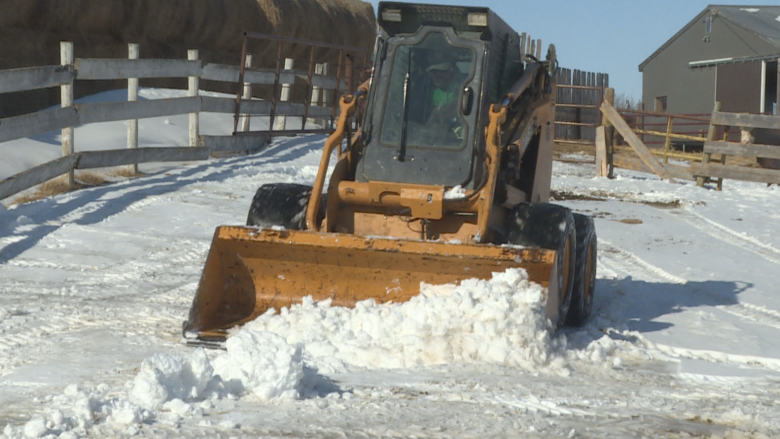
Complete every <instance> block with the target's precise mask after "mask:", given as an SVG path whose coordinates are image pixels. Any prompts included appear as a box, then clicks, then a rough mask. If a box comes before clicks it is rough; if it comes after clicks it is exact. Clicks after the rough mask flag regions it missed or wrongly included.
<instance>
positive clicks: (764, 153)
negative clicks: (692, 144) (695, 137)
mask: <svg viewBox="0 0 780 439" xmlns="http://www.w3.org/2000/svg"><path fill="white" fill-rule="evenodd" d="M704 152H706V153H710V154H726V155H734V156H739V157H763V158H767V159H780V145H760V144H749V145H743V144H741V143H734V142H719V141H708V142H705V143H704Z"/></svg>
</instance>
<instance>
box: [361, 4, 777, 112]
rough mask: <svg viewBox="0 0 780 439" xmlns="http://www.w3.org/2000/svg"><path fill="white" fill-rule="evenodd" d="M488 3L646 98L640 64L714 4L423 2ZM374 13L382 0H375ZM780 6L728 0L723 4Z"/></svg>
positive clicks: (566, 56)
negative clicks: (643, 91) (643, 93)
mask: <svg viewBox="0 0 780 439" xmlns="http://www.w3.org/2000/svg"><path fill="white" fill-rule="evenodd" d="M416 2H417V3H436V4H452V5H461V6H487V7H489V8H490V9H492V10H493V11H495V12H496V13H498V15H499V16H501V18H503V19H504V20H505V21H506V22H507V23H508V24H509V25H510V26H512V27H513V28H514V29H515V30H516V31H517V32H518V33H522V32H526V33H528V34H530V35H531V37H532V38H541V39H542V44H543V49H542V53H546V51H547V46H548V45H549V44H550V43H554V44H555V47H556V49H557V52H558V61H559V63H560V65H561V66H562V67H566V68H570V69H578V70H585V71H589V72H600V73H608V74H609V83H610V86H611V87H614V88H615V92H616V93H617V94H618V95H620V94H624V95H625V96H626V97H631V98H633V99H632V100H634V101H637V100H640V99H641V97H642V74H641V73H640V72H639V64H640V63H642V62H643V61H644V60H645V59H647V58H648V57H649V56H650V55H652V54H653V52H655V51H656V50H657V49H658V48H659V47H661V45H663V44H664V43H665V42H666V41H667V40H669V38H671V37H672V36H673V35H674V34H675V33H677V31H679V30H680V29H682V27H683V26H685V25H686V24H687V23H688V22H689V21H691V20H693V18H694V17H695V16H696V15H698V14H699V13H700V12H701V11H703V10H704V8H706V7H707V6H708V5H709V4H717V3H710V2H707V1H701V0H587V1H586V0H533V1H531V0H482V1H479V0H443V1H431V0H418V1H416ZM370 3H371V4H373V5H374V11H376V7H377V5H378V3H379V1H378V0H370ZM772 3H774V4H776V0H774V1H768V2H767V1H765V2H763V3H756V2H755V1H744V0H727V1H726V2H723V3H720V4H729V5H748V4H750V5H755V4H772Z"/></svg>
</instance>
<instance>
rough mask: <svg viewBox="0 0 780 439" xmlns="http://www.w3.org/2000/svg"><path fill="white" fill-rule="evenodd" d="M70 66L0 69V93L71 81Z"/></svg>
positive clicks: (72, 76) (71, 68)
mask: <svg viewBox="0 0 780 439" xmlns="http://www.w3.org/2000/svg"><path fill="white" fill-rule="evenodd" d="M74 77H75V75H74V74H73V67H71V66H43V67H28V68H23V69H11V70H0V93H14V92H18V91H27V90H37V89H41V88H49V87H59V86H60V85H62V84H67V83H69V82H71V81H73V78H74Z"/></svg>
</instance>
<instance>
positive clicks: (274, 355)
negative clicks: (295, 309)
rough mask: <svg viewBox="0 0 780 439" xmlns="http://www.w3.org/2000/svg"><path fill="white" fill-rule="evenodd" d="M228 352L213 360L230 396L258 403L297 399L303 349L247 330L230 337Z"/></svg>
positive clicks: (271, 335) (215, 368) (301, 374)
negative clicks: (245, 396)
mask: <svg viewBox="0 0 780 439" xmlns="http://www.w3.org/2000/svg"><path fill="white" fill-rule="evenodd" d="M226 347H227V353H226V354H224V355H220V356H219V357H217V358H215V359H214V363H213V364H214V370H215V371H216V373H217V374H218V375H219V376H220V377H221V378H222V380H223V381H224V383H225V386H226V388H227V389H228V391H229V392H230V393H231V394H234V395H242V394H245V393H249V394H252V395H254V396H255V397H257V398H259V399H260V400H269V399H271V398H275V397H287V398H298V391H297V389H296V388H297V387H298V384H299V383H300V381H301V379H302V378H303V360H302V347H301V346H300V345H296V346H291V345H289V344H287V342H286V341H285V340H284V339H283V338H281V337H280V336H278V335H276V334H272V333H269V332H261V331H256V330H252V329H246V330H242V331H241V332H239V333H238V334H237V335H235V336H233V337H231V338H229V339H228V340H227V343H226Z"/></svg>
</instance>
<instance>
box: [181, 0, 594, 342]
mask: <svg viewBox="0 0 780 439" xmlns="http://www.w3.org/2000/svg"><path fill="white" fill-rule="evenodd" d="M378 24H379V33H378V37H377V41H376V46H375V53H374V63H373V66H374V67H373V71H372V74H371V78H370V79H369V80H368V81H366V83H364V84H362V85H361V86H360V87H359V90H358V91H357V92H356V93H355V94H353V95H347V96H343V97H342V98H341V100H340V103H339V106H340V116H339V118H338V122H337V124H336V129H335V131H334V132H333V134H331V135H330V136H329V137H328V139H327V141H326V142H325V148H324V151H323V153H322V159H321V162H320V165H319V171H318V174H317V176H316V179H315V181H314V185H313V187H310V186H303V185H295V184H270V185H264V186H262V187H260V188H259V189H258V191H257V193H256V195H255V197H254V199H253V201H252V205H251V207H250V211H249V215H248V218H247V226H246V227H238V226H222V227H219V228H217V230H216V232H215V234H214V238H213V242H212V245H211V249H210V251H209V254H208V257H207V260H206V264H205V268H204V270H203V275H202V277H201V280H200V285H199V287H198V290H197V293H196V296H195V298H194V301H193V303H192V308H191V310H190V315H189V318H188V320H187V321H186V322H185V323H184V335H185V339H187V340H188V341H189V342H190V343H193V344H197V343H210V342H219V341H220V340H223V339H224V338H225V336H226V334H227V330H228V329H230V328H232V327H234V326H236V325H241V324H243V323H246V322H248V321H251V320H253V319H254V318H256V317H257V316H259V315H261V314H263V313H265V312H266V311H268V310H269V309H271V308H273V309H275V310H277V311H278V310H280V309H281V308H283V307H288V306H290V305H292V304H295V303H300V302H301V300H302V298H304V297H306V296H312V298H313V299H314V300H325V299H331V300H332V305H334V306H348V307H349V306H354V305H355V304H356V303H357V302H358V301H361V300H366V299H374V300H375V301H377V302H380V303H383V302H403V301H406V300H409V299H410V298H412V297H414V296H415V295H417V294H418V293H419V287H420V282H426V283H429V284H444V283H452V282H459V281H461V280H463V279H466V278H482V279H487V278H490V277H491V275H492V273H493V272H500V271H505V270H507V269H508V268H511V267H522V268H524V269H525V270H526V271H527V272H528V275H529V277H530V279H531V280H532V281H535V282H537V283H539V284H541V285H543V286H546V287H547V302H546V303H547V305H546V306H547V307H546V314H547V316H548V317H549V318H550V319H551V320H552V322H553V323H554V324H556V325H561V324H567V323H568V324H581V323H582V322H584V321H585V320H586V319H587V317H588V315H589V313H590V310H591V306H592V303H593V293H594V286H595V279H596V234H595V230H594V226H593V221H592V219H591V218H589V217H586V216H583V215H577V214H573V213H572V212H571V211H570V210H569V209H567V208H564V207H561V206H556V205H553V204H549V203H548V201H549V196H550V179H551V172H552V153H553V151H552V150H553V119H554V96H555V94H556V85H555V81H554V73H555V70H556V67H557V62H556V55H555V47H554V46H552V45H551V46H550V47H549V50H548V52H547V56H546V59H545V60H544V61H540V60H538V59H536V58H534V57H533V56H531V55H527V56H525V57H524V58H525V59H521V49H520V46H519V40H520V39H519V36H518V34H517V33H516V32H515V31H513V30H512V29H511V28H510V27H509V26H508V25H507V24H506V23H505V22H504V21H503V20H501V18H499V17H498V16H497V15H496V14H495V13H493V12H492V11H490V10H489V9H487V8H481V7H457V6H434V5H420V4H408V3H395V2H381V3H379V7H378ZM359 100H365V104H366V107H365V108H366V110H365V112H364V114H363V120H362V124H361V129H360V130H358V131H357V132H356V133H355V134H354V135H352V136H351V138H350V139H347V140H348V141H347V145H346V148H344V150H343V151H342V150H341V149H342V143H343V140H344V138H345V135H346V133H347V132H348V129H349V125H350V123H351V121H350V119H351V117H352V116H353V114H354V113H355V108H356V106H357V104H358V101H359ZM334 152H337V155H336V157H337V160H336V162H335V166H334V167H333V171H332V175H331V177H330V180H329V183H328V184H327V194H323V190H324V189H326V184H325V183H326V182H325V180H326V174H327V172H328V170H329V167H330V165H331V163H330V160H331V156H332V154H333V153H334Z"/></svg>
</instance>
